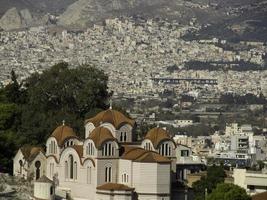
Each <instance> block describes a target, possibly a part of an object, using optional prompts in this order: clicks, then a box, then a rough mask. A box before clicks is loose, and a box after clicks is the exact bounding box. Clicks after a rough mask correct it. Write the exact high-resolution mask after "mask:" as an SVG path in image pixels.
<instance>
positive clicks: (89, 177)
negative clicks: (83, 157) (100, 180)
mask: <svg viewBox="0 0 267 200" xmlns="http://www.w3.org/2000/svg"><path fill="white" fill-rule="evenodd" d="M91 182H92V167H91V166H90V167H87V183H88V184H91Z"/></svg>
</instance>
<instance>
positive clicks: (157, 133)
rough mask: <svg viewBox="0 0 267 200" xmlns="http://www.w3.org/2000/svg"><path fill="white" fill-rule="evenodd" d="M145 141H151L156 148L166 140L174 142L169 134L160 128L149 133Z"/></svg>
mask: <svg viewBox="0 0 267 200" xmlns="http://www.w3.org/2000/svg"><path fill="white" fill-rule="evenodd" d="M145 139H148V140H150V141H151V142H152V144H153V146H154V148H157V147H158V145H159V144H160V143H161V142H162V141H164V140H172V139H171V138H170V136H169V133H168V132H167V131H166V130H165V129H163V128H160V127H155V128H152V129H151V130H150V131H148V133H147V134H146V137H145Z"/></svg>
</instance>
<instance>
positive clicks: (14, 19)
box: [0, 8, 34, 31]
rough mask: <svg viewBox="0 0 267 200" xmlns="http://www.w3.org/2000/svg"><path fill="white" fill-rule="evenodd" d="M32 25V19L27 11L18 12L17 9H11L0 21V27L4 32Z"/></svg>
mask: <svg viewBox="0 0 267 200" xmlns="http://www.w3.org/2000/svg"><path fill="white" fill-rule="evenodd" d="M33 23H34V20H33V17H32V15H31V13H30V11H29V10H28V9H23V10H21V11H18V10H17V8H11V9H9V10H8V11H7V12H6V13H5V14H4V15H3V17H2V18H1V19H0V27H1V28H2V29H4V30H5V31H10V30H15V29H21V28H25V27H29V26H32V25H33Z"/></svg>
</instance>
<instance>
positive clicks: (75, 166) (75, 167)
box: [73, 161, 77, 180]
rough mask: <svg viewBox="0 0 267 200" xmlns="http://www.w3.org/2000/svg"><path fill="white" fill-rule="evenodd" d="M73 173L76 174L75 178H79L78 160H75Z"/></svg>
mask: <svg viewBox="0 0 267 200" xmlns="http://www.w3.org/2000/svg"><path fill="white" fill-rule="evenodd" d="M73 174H74V179H75V180H77V162H76V161H75V162H74V171H73Z"/></svg>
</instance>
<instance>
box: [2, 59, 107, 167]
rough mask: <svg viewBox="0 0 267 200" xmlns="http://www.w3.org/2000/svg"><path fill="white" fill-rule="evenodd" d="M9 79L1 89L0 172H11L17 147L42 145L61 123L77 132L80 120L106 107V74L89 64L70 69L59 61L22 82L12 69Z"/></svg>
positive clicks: (79, 129)
mask: <svg viewBox="0 0 267 200" xmlns="http://www.w3.org/2000/svg"><path fill="white" fill-rule="evenodd" d="M11 80H12V82H11V83H10V84H9V85H7V86H6V87H4V88H2V89H1V90H0V163H1V166H0V171H5V172H11V171H12V160H11V159H10V158H13V157H14V154H15V152H16V151H17V149H18V148H19V147H21V146H23V145H24V144H32V145H37V144H38V145H42V144H44V142H45V140H46V139H47V137H48V136H49V135H50V134H51V132H52V131H53V130H54V129H55V128H56V127H57V126H58V125H60V124H61V123H62V120H65V121H66V124H68V125H70V126H71V127H73V128H74V130H75V131H76V132H77V134H79V132H81V131H82V129H81V128H80V127H83V120H84V119H85V118H86V117H91V116H93V115H94V114H96V113H97V112H99V111H101V110H103V109H106V108H107V101H108V98H109V97H110V94H109V93H108V91H107V89H108V88H107V81H108V77H107V76H106V75H105V74H104V72H103V71H101V70H98V69H96V68H95V67H92V66H79V67H77V68H69V67H68V64H67V63H59V64H57V65H55V66H53V67H52V68H50V69H49V70H46V71H44V72H43V73H42V74H38V73H36V74H33V75H31V76H30V77H29V78H28V79H26V80H25V81H24V82H23V84H22V83H21V84H20V83H18V81H17V77H16V74H15V72H14V71H12V72H11Z"/></svg>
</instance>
